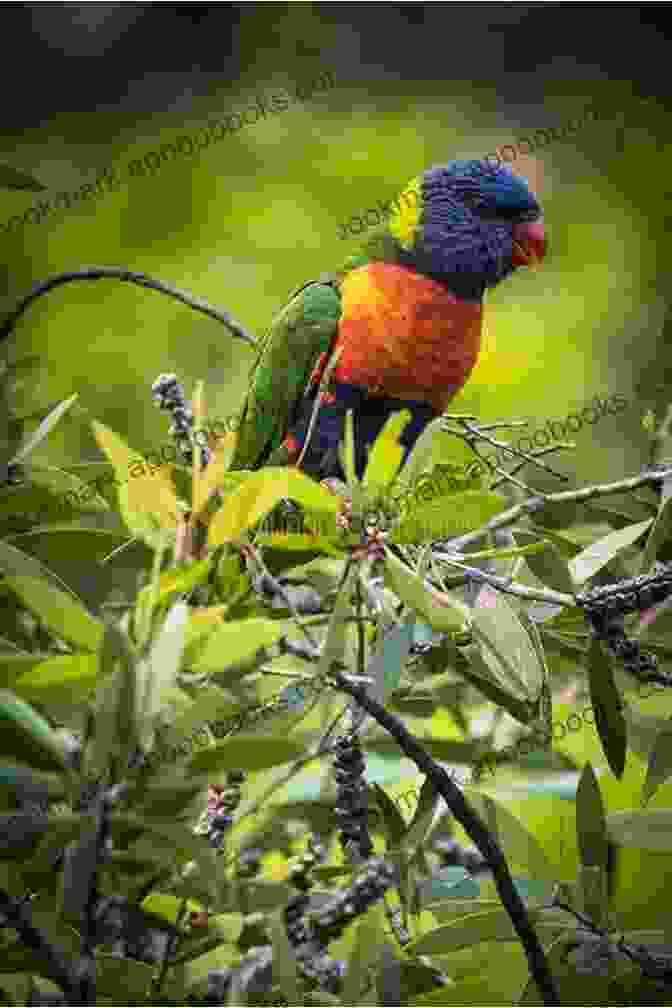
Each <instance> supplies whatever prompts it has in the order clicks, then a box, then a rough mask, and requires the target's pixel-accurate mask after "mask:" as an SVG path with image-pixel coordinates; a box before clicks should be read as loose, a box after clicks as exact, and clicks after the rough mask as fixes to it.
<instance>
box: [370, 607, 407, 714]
mask: <svg viewBox="0 0 672 1008" xmlns="http://www.w3.org/2000/svg"><path fill="white" fill-rule="evenodd" d="M409 617H410V620H409V618H407V619H406V621H405V622H404V623H402V624H401V626H392V627H390V629H389V630H387V631H386V632H385V633H384V634H383V636H382V640H381V641H380V643H379V645H378V648H377V649H376V654H375V655H374V656H373V658H372V659H371V661H370V662H369V665H368V668H367V670H366V674H367V675H368V676H371V678H372V679H373V686H372V687H371V689H370V691H369V692H370V695H371V696H372V697H373V698H374V700H377V701H378V703H381V704H384V703H385V701H386V700H387V698H388V697H389V695H390V693H392V692H393V690H395V689H396V688H397V686H398V685H399V680H400V679H401V673H402V672H403V670H404V666H405V665H406V661H407V659H408V655H409V652H410V650H411V644H412V640H413V623H414V622H415V618H414V616H413V615H412V614H409Z"/></svg>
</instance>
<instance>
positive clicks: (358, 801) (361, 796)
mask: <svg viewBox="0 0 672 1008" xmlns="http://www.w3.org/2000/svg"><path fill="white" fill-rule="evenodd" d="M336 749H337V756H336V760H335V762H334V770H335V776H336V784H337V795H336V808H335V810H334V811H335V815H336V824H337V828H338V829H339V830H340V841H341V846H342V847H343V850H344V851H345V854H346V855H347V856H348V857H351V858H352V857H354V858H355V859H362V860H366V859H367V858H369V857H371V855H372V854H373V843H372V842H371V836H370V834H369V826H368V795H367V790H366V781H365V779H364V770H365V768H366V763H365V760H364V756H363V755H362V750H361V747H360V745H359V740H358V738H357V736H356V735H355V734H354V733H351V734H349V735H341V736H340V737H339V738H337V739H336Z"/></svg>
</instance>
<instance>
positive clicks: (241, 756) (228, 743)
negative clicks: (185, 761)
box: [189, 734, 305, 773]
mask: <svg viewBox="0 0 672 1008" xmlns="http://www.w3.org/2000/svg"><path fill="white" fill-rule="evenodd" d="M303 755H305V748H304V746H303V745H302V744H301V743H299V742H297V741H295V740H294V739H289V738H284V737H274V736H272V735H242V734H241V735H236V736H235V737H232V738H226V739H223V740H222V741H221V742H219V743H218V744H217V745H216V746H213V747H212V748H210V749H204V750H203V751H202V752H200V753H196V755H195V756H193V757H192V759H191V762H190V764H189V765H190V768H191V769H192V770H194V771H196V772H201V771H208V772H210V773H216V772H217V771H219V770H224V769H226V768H230V767H240V768H241V769H242V770H251V771H254V770H267V769H268V768H269V767H274V766H279V765H280V764H282V763H289V762H291V761H292V760H296V759H298V758H299V757H300V756H303Z"/></svg>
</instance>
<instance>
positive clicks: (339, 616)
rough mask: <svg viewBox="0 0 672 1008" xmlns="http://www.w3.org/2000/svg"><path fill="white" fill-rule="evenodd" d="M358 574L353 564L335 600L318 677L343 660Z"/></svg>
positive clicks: (318, 667)
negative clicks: (351, 600)
mask: <svg viewBox="0 0 672 1008" xmlns="http://www.w3.org/2000/svg"><path fill="white" fill-rule="evenodd" d="M356 576H357V568H356V566H355V564H353V565H352V566H351V567H350V569H349V571H348V572H347V574H346V575H345V577H344V579H343V584H342V585H341V588H340V589H339V592H338V595H337V596H336V601H335V602H334V608H333V610H332V613H331V617H330V619H329V625H328V627H327V635H326V637H325V640H324V644H323V645H322V654H321V655H320V658H319V661H318V663H317V669H316V671H315V675H316V678H317V679H320V678H322V676H326V675H328V674H329V672H330V671H331V667H332V665H333V664H334V663H335V662H343V657H344V655H345V645H346V640H347V632H348V625H347V620H348V618H349V616H350V613H351V604H350V596H351V594H352V589H353V583H354V581H355V578H356Z"/></svg>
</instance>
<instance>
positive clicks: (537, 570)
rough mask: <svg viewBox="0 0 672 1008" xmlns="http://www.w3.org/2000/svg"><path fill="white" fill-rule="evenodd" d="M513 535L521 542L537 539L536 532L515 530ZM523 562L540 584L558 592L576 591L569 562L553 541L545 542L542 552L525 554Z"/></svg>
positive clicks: (531, 541) (570, 592) (532, 541)
mask: <svg viewBox="0 0 672 1008" xmlns="http://www.w3.org/2000/svg"><path fill="white" fill-rule="evenodd" d="M514 537H515V539H516V541H517V542H521V543H534V542H536V541H537V539H538V536H537V535H536V533H534V532H525V531H523V530H519V531H517V532H515V533H514ZM525 563H526V564H527V566H528V567H529V568H530V570H531V571H532V573H533V574H534V576H535V577H538V578H539V580H540V581H541V582H542V584H545V585H546V586H547V587H548V588H553V589H554V590H555V591H559V592H568V593H569V594H570V595H573V594H574V592H575V591H576V586H575V584H574V581H573V579H572V575H571V571H570V568H569V564H568V563H567V561H566V560H565V558H564V557H563V555H562V553H561V552H560V550H559V549H558V548H557V546H555V545H554V544H553V543H548V542H547V543H546V549H545V550H544V551H543V553H529V554H527V555H526V557H525Z"/></svg>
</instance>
